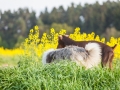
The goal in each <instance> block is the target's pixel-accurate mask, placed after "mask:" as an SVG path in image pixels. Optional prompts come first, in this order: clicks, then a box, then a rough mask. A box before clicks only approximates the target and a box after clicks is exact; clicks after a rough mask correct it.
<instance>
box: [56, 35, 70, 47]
mask: <svg viewBox="0 0 120 90" xmlns="http://www.w3.org/2000/svg"><path fill="white" fill-rule="evenodd" d="M68 37H69V35H59V36H58V46H57V48H64V47H65V46H66V45H65V41H68V40H67V39H68Z"/></svg>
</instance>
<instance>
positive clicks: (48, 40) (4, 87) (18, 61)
mask: <svg viewBox="0 0 120 90" xmlns="http://www.w3.org/2000/svg"><path fill="white" fill-rule="evenodd" d="M64 34H66V30H61V31H60V32H59V33H56V32H55V30H54V29H53V28H52V29H51V30H50V33H49V34H46V33H43V36H42V37H41V38H39V28H38V26H35V27H34V28H33V29H31V30H30V33H29V35H28V38H26V39H25V41H24V42H23V43H22V44H21V46H20V48H17V49H12V50H9V49H4V48H3V47H1V48H0V90H63V89H64V90H120V38H114V37H111V39H110V41H105V38H100V36H99V35H95V33H94V32H92V33H90V34H86V33H80V28H76V29H75V31H74V33H73V34H70V38H72V39H73V40H76V41H82V40H96V41H100V42H103V43H106V44H107V45H109V46H114V45H115V44H117V47H116V49H115V51H114V53H115V57H114V60H113V70H109V69H108V68H107V67H106V68H101V66H100V65H99V66H98V67H96V68H93V69H90V70H85V68H84V67H81V66H77V65H76V64H75V63H73V62H68V61H64V62H63V61H62V62H59V63H56V64H54V63H52V64H47V65H42V63H41V57H42V53H43V52H44V51H45V50H48V49H50V48H56V46H57V40H58V35H64Z"/></svg>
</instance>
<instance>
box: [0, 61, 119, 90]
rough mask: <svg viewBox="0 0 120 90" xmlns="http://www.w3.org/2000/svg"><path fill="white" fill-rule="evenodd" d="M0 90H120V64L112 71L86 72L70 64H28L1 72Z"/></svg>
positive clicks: (100, 69)
mask: <svg viewBox="0 0 120 90" xmlns="http://www.w3.org/2000/svg"><path fill="white" fill-rule="evenodd" d="M28 60H29V59H28ZM0 90H120V61H119V60H116V63H115V64H114V69H113V70H112V71H110V70H109V69H107V68H101V67H98V68H93V69H89V70H85V69H84V68H83V67H80V66H78V65H76V64H75V63H73V62H67V61H62V62H59V63H56V64H54V63H52V64H47V65H42V64H41V62H33V61H29V62H28V61H27V60H26V61H24V62H20V63H19V66H18V67H14V68H0Z"/></svg>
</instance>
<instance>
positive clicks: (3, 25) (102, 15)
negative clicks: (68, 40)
mask: <svg viewBox="0 0 120 90" xmlns="http://www.w3.org/2000/svg"><path fill="white" fill-rule="evenodd" d="M119 21H120V1H119V0H118V1H116V2H113V1H109V0H108V1H107V2H104V3H103V4H102V5H100V4H99V3H98V2H96V3H94V4H87V3H86V4H85V5H84V6H82V5H81V4H78V5H74V3H71V5H70V6H69V7H68V8H67V9H66V10H65V9H64V8H63V6H59V7H58V8H56V7H54V8H53V9H52V11H50V12H48V10H47V8H46V9H45V11H44V12H40V14H39V16H38V17H37V16H36V12H35V11H29V9H28V8H20V9H18V10H17V11H14V12H11V11H10V10H8V11H5V12H2V11H1V10H0V46H3V47H4V48H14V47H19V46H20V44H21V42H23V40H24V39H25V38H26V37H27V36H28V33H29V30H30V29H31V28H33V26H35V25H38V26H39V28H40V37H41V36H42V34H43V32H47V33H49V30H50V28H55V30H56V31H57V32H59V31H60V30H61V29H65V30H67V33H68V34H69V33H73V32H74V29H75V28H76V27H80V28H81V32H85V33H91V32H95V33H96V34H98V35H100V37H105V38H106V39H107V40H109V39H110V37H111V36H114V37H119V36H120V32H119V31H120V23H119Z"/></svg>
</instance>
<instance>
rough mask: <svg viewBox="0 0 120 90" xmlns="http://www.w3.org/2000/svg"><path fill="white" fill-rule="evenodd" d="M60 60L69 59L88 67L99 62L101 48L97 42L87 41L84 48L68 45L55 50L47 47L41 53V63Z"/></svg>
mask: <svg viewBox="0 0 120 90" xmlns="http://www.w3.org/2000/svg"><path fill="white" fill-rule="evenodd" d="M60 60H71V61H74V62H76V64H78V65H81V66H84V67H85V68H86V69H89V68H92V67H94V66H98V64H99V63H100V62H101V61H100V60H101V48H100V46H99V44H97V43H88V44H86V45H85V48H83V47H78V46H74V45H70V46H66V47H65V48H60V49H56V50H54V49H49V50H47V51H45V52H44V53H43V57H42V63H43V64H46V63H52V62H55V61H60Z"/></svg>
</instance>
